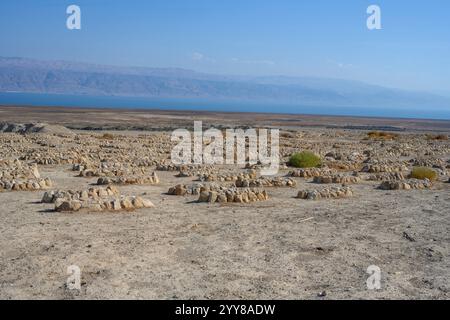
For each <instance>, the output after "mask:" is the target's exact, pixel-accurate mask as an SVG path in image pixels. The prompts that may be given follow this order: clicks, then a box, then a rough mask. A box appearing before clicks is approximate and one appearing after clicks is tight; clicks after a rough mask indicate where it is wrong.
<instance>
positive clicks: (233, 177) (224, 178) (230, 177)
mask: <svg viewBox="0 0 450 320" xmlns="http://www.w3.org/2000/svg"><path fill="white" fill-rule="evenodd" d="M239 179H241V180H250V179H256V171H255V170H248V171H247V172H245V173H239V174H202V175H199V176H198V180H199V181H206V182H211V181H219V182H232V181H237V180H239Z"/></svg>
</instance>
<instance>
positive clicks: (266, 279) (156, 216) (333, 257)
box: [0, 107, 450, 299]
mask: <svg viewBox="0 0 450 320" xmlns="http://www.w3.org/2000/svg"><path fill="white" fill-rule="evenodd" d="M48 109H49V110H50V111H48V112H47V113H45V112H42V113H39V112H36V113H32V111H30V112H27V109H13V108H11V107H9V108H6V107H5V108H0V115H1V121H8V122H21V123H23V122H27V121H30V122H44V121H45V122H47V123H55V124H56V123H57V124H63V125H65V126H68V127H72V128H74V127H79V128H81V127H83V126H86V125H92V124H95V125H97V126H106V127H107V128H110V127H114V126H117V125H124V124H127V125H128V124H129V123H132V124H133V125H137V124H138V125H142V126H144V127H154V128H159V126H161V123H162V122H161V121H162V120H161V119H166V121H167V123H165V124H164V126H166V125H167V126H169V125H174V126H176V125H178V123H176V124H174V123H175V122H174V121H175V120H174V119H178V121H185V122H184V124H185V125H186V123H189V122H190V121H191V120H192V119H194V118H195V119H196V120H197V119H198V117H196V115H192V114H191V115H190V117H187V116H186V114H184V115H182V114H178V113H173V114H170V113H168V112H163V113H159V114H158V115H155V113H152V112H147V113H144V112H137V113H136V114H133V112H130V111H127V112H126V113H125V112H124V113H123V114H121V113H119V112H111V111H104V113H103V114H102V113H101V111H92V112H95V113H96V115H97V118H95V119H94V118H93V117H91V116H88V115H86V113H85V114H84V115H81V114H78V113H77V114H76V117H73V116H72V115H71V114H70V113H69V112H66V110H61V109H56V108H54V109H51V108H48ZM24 110H25V113H24V112H23V111H24ZM51 110H53V113H52V111H51ZM55 110H56V111H55ZM21 112H22V113H21ZM33 112H34V111H33ZM55 112H56V113H57V114H56V115H55ZM73 112H75V111H73ZM79 112H80V113H83V112H82V111H79ZM106 112H110V114H109V116H110V117H115V119H113V120H111V118H108V117H107V116H106ZM52 114H53V115H52ZM197 116H198V115H197ZM133 117H139V119H140V121H141V122H139V123H138V122H137V121H134V120H133V121H131V120H130V121H125V120H123V119H134V118H133ZM202 117H203V118H202V119H203V120H204V121H205V122H207V121H211V119H213V120H214V121H215V122H220V116H217V115H216V114H213V115H202ZM229 117H230V118H229V119H227V120H226V123H228V121H229V122H230V123H231V122H232V117H231V116H229ZM260 117H262V118H264V116H260ZM278 117H286V118H289V117H288V116H279V115H278ZM142 118H146V120H145V121H144V120H142ZM244 118H245V117H244ZM98 119H103V123H99V121H96V120H98ZM155 119H157V120H155ZM308 119H309V120H308V121H311V122H314V121H315V122H314V123H309V124H308V126H303V127H302V124H301V123H300V122H301V121H303V120H301V119H300V117H297V118H295V119H290V120H289V121H290V122H289V126H288V127H289V129H290V130H291V132H290V133H291V134H294V135H295V134H296V132H298V135H297V136H295V137H296V138H293V139H298V140H299V146H300V145H302V143H303V141H306V142H307V144H306V145H308V146H311V145H318V152H323V153H326V152H327V151H332V150H333V145H335V144H340V145H342V147H341V148H340V150H341V151H342V152H343V153H344V154H345V153H346V146H347V145H348V146H350V148H353V149H354V150H361V152H362V151H363V150H364V149H365V148H366V149H367V148H373V149H377V148H378V149H379V150H380V153H381V155H385V154H388V151H389V152H391V153H392V152H395V150H394V151H391V149H396V148H397V145H396V143H397V144H398V148H400V149H401V148H406V146H407V145H410V146H412V147H413V150H412V152H411V153H410V154H409V155H408V156H406V155H403V156H397V155H393V156H392V158H393V159H394V160H395V161H400V159H401V160H405V161H406V160H409V159H410V158H416V157H418V155H420V156H422V155H423V154H422V152H424V150H426V149H427V148H429V149H430V150H439V151H441V153H437V156H436V157H435V158H439V159H442V160H443V161H448V159H449V157H450V154H449V149H450V143H449V142H448V141H440V142H434V141H433V142H429V141H427V140H426V139H425V138H424V132H423V131H418V130H427V129H429V130H436V128H439V130H440V131H442V132H447V133H448V131H449V130H450V123H449V122H445V121H442V122H436V123H433V122H432V121H404V122H403V121H401V120H398V119H397V120H386V121H384V122H383V120H382V119H372V120H373V121H372V120H371V119H368V118H367V119H361V118H356V119H353V120H354V121H353V120H352V119H348V118H346V119H345V120H343V119H336V118H333V119H331V118H330V119H331V120H330V119H328V120H327V118H320V119H319V118H317V119H314V117H308ZM19 120H20V121H19ZM122 120H123V121H122ZM244 120H245V119H244ZM247 120H248V124H250V125H255V123H256V120H255V118H253V119H250V118H248V119H247ZM269 120H270V119H269ZM269 120H267V119H266V118H264V119H260V121H262V122H264V123H265V124H266V125H267V123H266V122H265V121H269ZM1 121H0V122H1ZM236 121H237V120H236ZM239 121H241V122H242V121H243V120H242V117H240V120H239ZM297 121H298V122H299V123H297ZM305 121H306V120H305ZM330 121H331V122H330ZM371 121H372V122H371ZM269 122H270V121H269ZM275 122H276V121H273V123H271V125H272V126H277V125H280V124H279V123H275ZM291 122H295V123H294V124H291ZM239 123H240V122H239ZM349 123H351V124H354V125H357V126H381V125H388V126H390V127H392V128H400V129H401V130H403V131H402V132H401V133H400V135H401V136H402V137H403V136H404V135H405V136H404V138H401V139H400V141H399V142H389V141H388V142H384V141H381V142H373V144H370V145H364V144H362V143H361V141H362V138H363V137H365V136H366V133H367V132H365V131H364V130H345V129H344V127H346V126H348V125H349ZM108 125H109V126H108ZM225 125H226V124H225ZM319 125H320V126H319ZM329 125H331V126H333V127H334V126H338V127H337V128H327V126H329ZM285 126H286V125H285V123H284V124H283V127H284V128H285ZM339 126H340V127H339ZM412 127H417V128H412ZM84 129H86V128H84ZM141 130H143V129H141ZM74 132H75V133H76V135H74V136H73V137H76V136H77V137H79V138H80V137H81V140H82V141H84V142H85V143H86V145H90V143H91V141H100V139H96V138H95V136H98V135H101V134H103V132H102V133H98V132H97V131H95V132H94V131H87V130H83V131H81V130H80V131H74ZM110 132H111V133H112V134H113V135H117V136H121V137H122V138H121V143H123V142H124V141H130V143H129V144H124V147H123V148H128V147H129V146H131V145H133V142H132V141H133V139H135V138H136V137H139V136H140V135H142V134H145V135H146V137H147V136H148V139H149V140H151V136H152V135H170V132H161V131H155V132H148V131H139V132H136V131H110ZM337 132H338V133H339V134H338V135H336V133H337ZM64 134H65V133H64ZM64 134H63V135H64ZM11 137H12V138H11ZM36 137H39V138H36ZM73 137H71V136H70V135H69V136H64V138H61V134H60V133H52V132H51V130H50V132H47V133H33V134H28V135H21V134H17V133H14V134H13V133H0V139H2V140H1V141H2V145H1V146H0V148H1V149H3V151H0V159H2V158H3V159H7V158H10V159H13V158H17V157H20V156H21V155H22V154H24V152H25V151H26V150H32V153H31V156H30V157H29V158H28V159H29V160H27V161H31V162H33V159H38V158H39V157H38V156H37V155H36V153H37V151H36V150H38V149H39V148H41V151H42V152H41V153H45V151H46V150H48V146H43V145H40V144H38V143H37V140H36V139H38V140H39V141H42V140H43V141H50V142H52V141H53V143H55V146H54V147H52V149H55V150H58V149H61V150H67V148H70V143H72V142H73V140H71V139H72V138H73ZM411 137H413V138H414V139H415V140H414V139H412V138H411ZM16 138H17V139H19V141H20V139H24V140H23V141H24V142H23V143H24V144H23V145H22V146H20V145H17V148H16V149H14V150H13V148H11V145H10V144H8V142H7V141H8V140H9V139H16ZM410 138H411V139H410ZM127 139H128V140H127ZM144 139H147V138H144ZM289 139H290V138H289ZM321 139H322V140H321ZM412 141H418V142H417V143H414V142H412ZM421 141H423V146H424V147H423V148H421V147H420V145H421V143H422V142H421ZM61 142H63V143H61ZM96 143H97V142H96ZM112 144H113V145H114V142H112ZM134 146H135V147H136V148H139V146H137V145H134ZM387 146H390V148H391V149H389V150H387ZM294 147H297V146H294ZM319 149H320V150H319ZM99 150H101V149H99ZM124 150H125V152H124V153H129V152H127V151H126V150H128V149H124ZM354 150H353V151H354ZM82 151H83V150H81V151H80V152H82ZM87 151H88V150H87V149H86V152H87ZM143 151H145V150H143ZM353 151H352V152H353ZM119 152H120V148H119ZM349 152H350V151H349ZM137 154H139V152H137V153H136V155H137ZM447 163H448V162H447ZM38 168H39V171H40V174H41V176H43V177H49V178H50V179H51V180H52V181H53V183H54V187H53V188H52V189H58V190H68V189H73V190H82V189H86V188H89V187H90V186H91V184H94V183H95V182H96V181H97V178H96V177H90V178H83V177H77V176H76V175H77V172H74V171H72V164H69V163H62V164H53V165H42V164H39V165H38ZM152 169H154V168H152ZM235 169H236V170H240V171H244V169H243V168H235ZM288 171H289V169H286V170H282V171H281V172H280V173H279V175H280V176H284V175H286V174H287V173H288ZM350 171H351V170H350ZM157 173H158V176H159V178H160V180H161V182H160V184H157V185H127V186H120V187H119V188H120V190H121V192H122V194H125V195H143V196H144V197H146V198H148V199H150V200H151V201H152V202H153V203H154V205H155V208H146V209H140V210H136V211H133V212H117V213H112V212H108V213H105V212H103V213H93V212H75V213H67V212H56V211H54V210H53V209H54V205H53V204H44V203H40V200H41V199H42V196H43V193H44V192H43V191H5V192H0V246H1V249H0V298H1V299H99V298H106V299H110V298H118V299H448V298H449V297H450V293H449V290H450V283H449V277H450V258H449V253H450V252H449V240H450V232H449V230H450V216H449V214H450V184H449V183H447V181H448V172H447V173H446V172H445V170H444V172H443V174H442V175H441V176H440V177H439V181H436V182H435V183H434V184H433V187H432V189H430V190H380V189H377V186H378V185H379V184H380V182H376V181H365V180H364V181H362V182H361V183H358V184H357V185H354V186H352V187H353V190H354V196H353V197H351V198H344V199H322V200H317V201H309V200H302V199H297V198H295V196H296V195H297V192H298V190H302V189H309V188H320V187H323V186H321V185H317V184H314V183H312V179H305V178H294V179H295V181H296V182H297V185H296V186H295V187H294V188H266V190H267V191H268V193H269V196H270V199H269V200H267V201H262V202H254V203H232V204H219V203H197V202H196V200H197V198H198V196H171V195H167V194H166V193H167V191H168V189H169V188H170V187H172V186H174V185H176V184H180V183H182V184H189V183H192V181H194V180H195V177H184V178H179V177H176V176H175V174H176V173H177V172H169V171H158V172H157ZM70 265H77V266H79V267H80V268H81V272H82V274H81V279H82V288H81V291H78V290H70V289H68V288H67V286H66V279H67V277H68V274H67V267H68V266H70ZM370 265H376V266H378V267H379V268H380V269H381V272H382V274H381V289H380V290H368V289H367V286H366V279H367V278H368V277H369V274H367V273H366V270H367V268H368V266H370ZM323 291H325V292H326V296H325V297H319V293H321V292H323Z"/></svg>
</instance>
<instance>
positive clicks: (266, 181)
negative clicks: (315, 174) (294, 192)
mask: <svg viewBox="0 0 450 320" xmlns="http://www.w3.org/2000/svg"><path fill="white" fill-rule="evenodd" d="M235 185H236V187H238V188H248V187H251V188H254V187H295V186H296V185H297V182H296V181H295V180H294V179H292V178H281V177H275V178H265V177H261V178H258V179H244V178H241V177H238V179H237V180H236V182H235Z"/></svg>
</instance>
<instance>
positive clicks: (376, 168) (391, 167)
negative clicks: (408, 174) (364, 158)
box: [361, 164, 408, 173]
mask: <svg viewBox="0 0 450 320" xmlns="http://www.w3.org/2000/svg"><path fill="white" fill-rule="evenodd" d="M361 171H362V172H368V173H380V172H388V173H392V172H403V171H408V167H407V166H406V165H404V164H366V165H364V167H363V168H362V170H361Z"/></svg>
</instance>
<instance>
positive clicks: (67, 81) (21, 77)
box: [0, 57, 450, 110]
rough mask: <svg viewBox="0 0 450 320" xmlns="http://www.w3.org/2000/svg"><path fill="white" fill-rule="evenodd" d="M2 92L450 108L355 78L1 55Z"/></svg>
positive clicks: (426, 96)
mask: <svg viewBox="0 0 450 320" xmlns="http://www.w3.org/2000/svg"><path fill="white" fill-rule="evenodd" d="M0 92H24V93H51V94H76V95H93V96H131V97H149V98H169V99H184V98H189V99H214V100H220V101H227V100H229V101H243V102H265V103H284V104H297V105H308V106H330V107H331V106H333V107H334V106H335V107H340V106H342V107H372V108H373V107H383V108H435V109H436V108H439V109H440V108H442V109H444V110H445V109H448V110H450V98H448V97H444V96H440V95H436V94H431V93H424V92H413V91H406V90H399V89H393V88H387V87H382V86H376V85H371V84H367V83H363V82H358V81H352V80H343V79H327V78H314V77H287V76H266V77H261V76H259V77H256V76H227V75H215V74H207V73H200V72H196V71H192V70H186V69H180V68H144V67H119V66H107V65H98V64H88V63H79V62H69V61H44V60H34V59H28V58H4V57H0Z"/></svg>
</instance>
